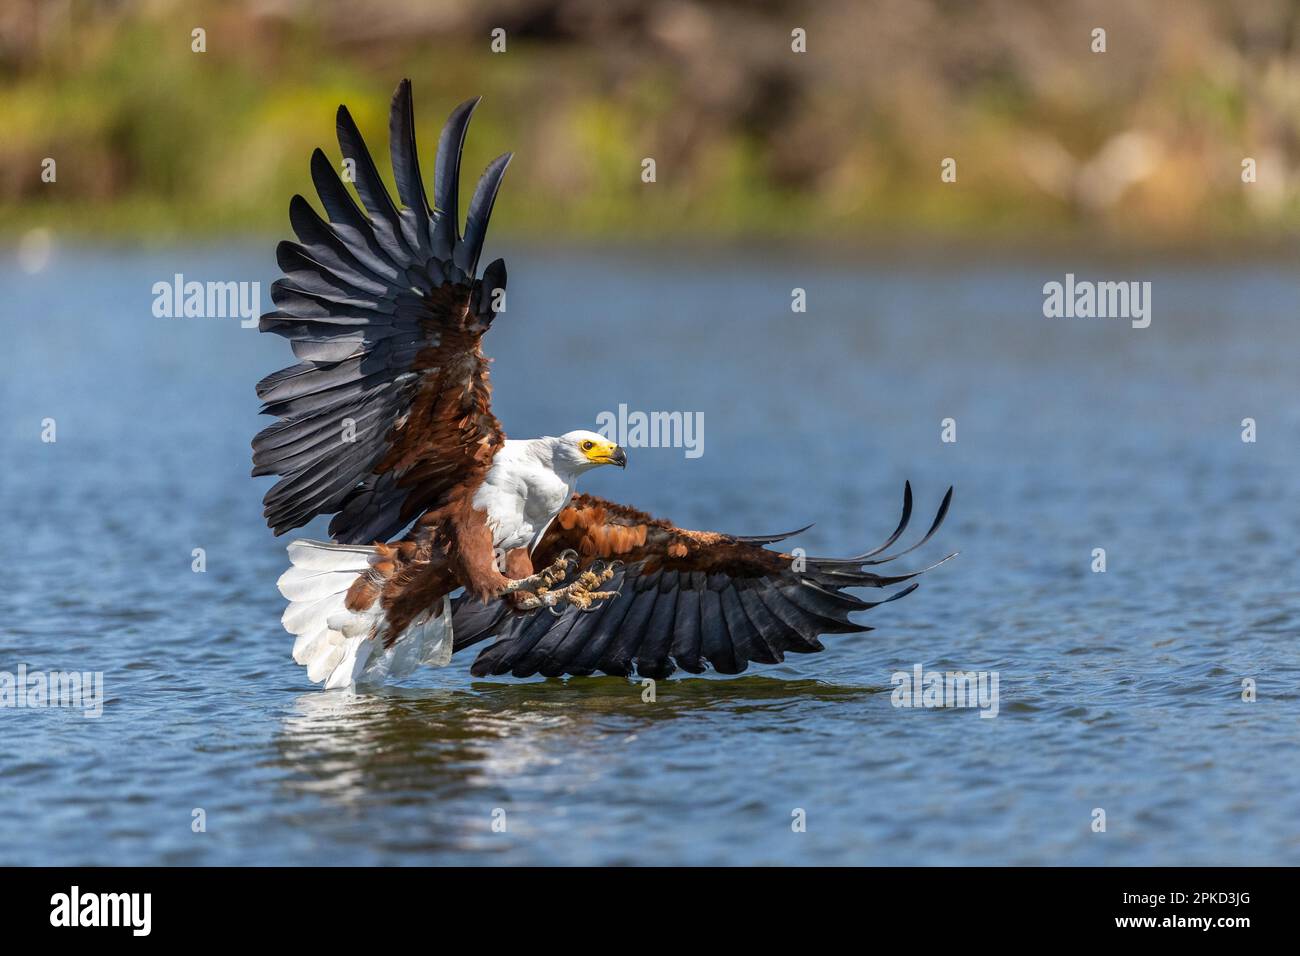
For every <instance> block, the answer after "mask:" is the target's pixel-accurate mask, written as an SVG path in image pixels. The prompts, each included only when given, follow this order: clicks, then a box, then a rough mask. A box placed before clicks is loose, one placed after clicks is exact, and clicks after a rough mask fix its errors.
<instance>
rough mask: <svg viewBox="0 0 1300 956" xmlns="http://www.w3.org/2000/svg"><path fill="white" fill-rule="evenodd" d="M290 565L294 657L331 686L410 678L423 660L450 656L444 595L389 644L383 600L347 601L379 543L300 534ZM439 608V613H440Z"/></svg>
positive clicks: (434, 662) (288, 614) (287, 584)
mask: <svg viewBox="0 0 1300 956" xmlns="http://www.w3.org/2000/svg"><path fill="white" fill-rule="evenodd" d="M288 551H289V560H290V561H291V562H292V567H290V568H289V570H287V571H285V572H284V574H282V575H281V576H280V580H279V582H278V585H279V588H280V593H281V594H283V595H284V596H285V597H286V598H288V600H289V606H288V607H287V608H285V611H284V616H283V617H282V618H281V620H282V621H283V623H284V627H285V630H287V631H288V632H289V633H290V634H294V635H296V639H295V640H294V643H293V659H294V660H295V661H297V662H298V663H299V664H302V665H303V666H304V667H306V668H307V678H308V679H309V680H311V681H312V682H314V683H320V682H322V681H324V683H325V688H326V689H327V690H329V689H331V688H335V687H351V686H352V685H353V684H356V683H358V682H363V681H364V682H367V683H382V682H383V680H384V679H385V678H388V677H405V676H406V675H407V674H409V673H411V671H413V670H415V668H416V667H417V666H419V665H420V664H429V665H431V666H433V667H442V666H444V665H445V664H447V662H448V661H450V660H451V648H452V633H451V602H450V600H449V599H448V598H447V597H443V599H442V601H441V602H440V603H439V604H437V605H435V607H434V608H430V609H429V610H428V611H426V612H424V613H423V614H421V615H420V616H419V617H417V618H416V619H415V620H414V621H412V622H411V624H410V625H409V626H408V627H407V628H406V629H405V630H404V631H403V632H402V633H401V634H399V635H398V637H397V640H396V641H393V642H392V643H391V645H390V646H389V647H387V648H385V647H384V646H383V645H384V637H385V633H386V627H387V624H386V622H385V620H384V611H383V608H382V607H381V606H380V604H379V602H378V601H375V602H373V603H372V604H371V605H370V607H368V608H366V609H364V610H351V609H349V608H348V607H347V606H346V604H345V601H346V598H347V593H348V590H349V589H350V588H351V587H352V584H353V582H355V581H356V579H357V576H358V575H359V574H361V573H363V572H365V571H367V570H368V569H369V568H370V564H371V561H372V559H373V558H374V556H375V555H376V554H377V551H376V549H375V548H371V547H362V546H360V545H351V544H348V545H340V544H330V543H327V542H323V541H308V540H300V541H294V542H292V543H290V545H289V548H288ZM435 609H436V612H435Z"/></svg>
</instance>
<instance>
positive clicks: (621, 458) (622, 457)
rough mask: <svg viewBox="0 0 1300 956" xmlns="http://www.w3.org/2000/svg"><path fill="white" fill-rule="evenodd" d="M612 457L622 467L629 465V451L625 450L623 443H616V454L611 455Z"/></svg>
mask: <svg viewBox="0 0 1300 956" xmlns="http://www.w3.org/2000/svg"><path fill="white" fill-rule="evenodd" d="M610 458H611V460H612V461H613V462H614V464H616V465H618V467H620V468H626V467H627V452H625V451H624V450H623V446H622V445H616V446H615V447H614V454H613V455H611V456H610Z"/></svg>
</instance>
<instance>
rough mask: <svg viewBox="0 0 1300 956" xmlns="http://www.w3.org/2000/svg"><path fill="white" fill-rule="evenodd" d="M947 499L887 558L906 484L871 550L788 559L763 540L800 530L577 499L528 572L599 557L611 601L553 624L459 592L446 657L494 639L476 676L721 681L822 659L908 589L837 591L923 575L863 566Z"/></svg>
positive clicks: (938, 519)
mask: <svg viewBox="0 0 1300 956" xmlns="http://www.w3.org/2000/svg"><path fill="white" fill-rule="evenodd" d="M951 501H952V489H951V488H949V489H948V493H947V494H946V495H945V496H944V499H943V503H942V504H941V505H940V506H939V511H938V513H937V514H936V515H935V518H934V521H933V523H932V524H931V526H930V530H929V531H927V532H926V534H925V537H923V538H922V539H921V540H920V541H919V542H917V543H916V544H914V545H912V547H910V548H907V549H906V550H904V551H900V552H898V553H896V554H893V555H890V556H887V557H886V556H884V552H885V551H887V550H888V549H889V548H890V547H892V546H893V544H894V543H895V542H896V541H897V540H898V539H899V537H900V536H901V535H902V534H903V531H904V530H905V529H906V528H907V524H908V521H909V520H910V518H911V515H912V487H911V484H910V483H909V484H908V485H906V486H905V488H904V493H903V515H902V519H901V520H900V521H899V523H898V527H897V529H896V530H895V531H894V533H893V534H892V535H890V537H889V539H888V540H887V541H885V543H884V544H882V545H881V546H880V547H878V548H876V549H874V550H872V551H868V552H866V553H865V554H860V555H857V556H855V557H852V558H812V557H805V558H801V559H799V560H798V561H796V559H795V558H794V557H793V556H792V555H789V554H780V553H777V552H775V551H769V550H768V549H767V548H765V547H763V545H765V544H770V543H772V542H775V541H780V540H782V539H784V538H787V537H790V536H791V535H794V534H798V533H799V532H798V531H792V532H789V533H788V534H784V535H770V536H753V537H735V536H732V535H726V534H717V533H715V532H709V531H687V530H684V529H682V528H677V527H674V526H673V525H672V524H670V523H669V522H667V521H661V520H657V519H654V518H651V517H650V516H649V515H647V514H643V513H642V512H639V511H636V510H634V509H632V508H627V507H624V506H622V505H616V504H613V503H611V502H608V501H603V500H601V499H600V498H594V497H591V496H590V495H576V496H575V497H574V499H573V501H572V502H571V503H570V505H569V506H568V507H567V508H565V509H564V510H563V511H561V512H560V514H559V515H558V516H557V517H556V519H555V521H554V522H553V523H552V525H551V528H550V530H548V531H547V533H546V536H545V537H544V538H543V539H542V541H541V543H540V544H539V545H538V547H537V549H536V551H535V552H534V555H533V563H534V566H535V567H544V566H546V565H547V564H549V563H550V562H551V561H553V560H555V558H556V557H557V556H558V555H559V554H560V553H561V552H562V551H564V550H565V549H567V548H572V549H573V550H575V551H577V552H578V554H579V555H580V556H581V559H582V564H583V566H584V567H589V566H591V564H592V563H593V562H596V561H599V560H604V561H610V560H619V561H622V562H623V567H622V569H621V570H620V571H619V572H618V573H617V574H616V575H615V577H614V579H613V580H612V581H611V582H610V583H609V584H608V585H605V586H606V587H609V588H611V589H621V593H620V594H619V596H618V597H616V598H614V599H613V600H610V601H607V602H605V604H604V605H603V606H601V607H600V608H599V609H598V610H595V611H592V612H590V613H584V612H582V611H579V610H578V609H577V608H575V607H572V606H570V607H568V608H567V609H566V610H565V611H564V613H563V614H561V615H560V616H558V617H557V616H555V615H554V614H553V613H551V612H550V610H549V609H539V610H536V611H532V612H525V613H521V612H518V611H515V610H513V609H512V607H511V606H509V605H507V604H506V603H505V602H502V601H495V602H492V603H490V604H487V605H484V604H482V603H481V602H479V601H477V600H474V599H472V598H465V597H462V598H460V599H458V601H457V603H456V606H455V617H454V618H453V622H452V627H453V631H454V633H455V649H456V650H460V649H462V648H464V647H468V646H470V645H472V644H474V643H476V642H478V641H481V640H483V639H485V638H487V637H491V636H494V635H499V637H500V639H499V640H498V641H497V642H496V643H495V644H492V645H491V646H490V647H488V648H487V649H486V650H484V651H483V652H482V653H481V654H479V656H478V659H477V660H475V661H474V664H473V666H472V668H471V673H473V674H475V675H476V676H483V675H486V674H513V675H514V676H515V677H528V676H531V675H533V674H544V675H546V676H548V677H557V676H559V675H561V674H591V673H593V672H595V671H603V672H604V673H606V674H616V675H622V676H626V675H628V674H630V673H632V671H633V669H635V670H636V673H637V674H638V675H640V676H642V677H655V678H659V677H666V676H668V675H669V674H671V673H672V672H673V671H674V670H676V668H678V667H680V668H682V669H683V670H687V671H690V672H691V673H696V674H698V673H700V672H702V671H703V670H704V668H705V663H706V662H707V663H708V664H710V665H712V666H713V669H714V670H716V671H718V672H719V673H723V674H738V673H740V672H741V671H743V670H745V669H746V668H747V667H748V666H749V664H750V662H751V661H753V662H757V663H760V664H775V663H777V662H779V661H781V660H783V659H784V657H785V654H786V653H787V652H790V653H795V654H808V653H813V652H816V651H820V650H822V644H821V642H820V641H818V640H817V636H818V635H819V634H828V633H847V632H852V631H869V630H871V628H869V627H867V626H866V625H863V624H857V623H855V622H853V621H852V620H850V619H849V615H850V614H851V613H853V612H854V611H865V610H867V609H869V608H873V607H876V606H877V605H879V604H884V603H886V602H887V601H893V600H896V599H898V598H900V597H903V596H904V595H906V594H910V593H911V592H912V591H913V590H914V589H915V588H916V584H911V585H909V586H907V587H906V588H903V589H901V590H899V591H897V592H895V593H894V594H892V595H890V596H889V597H887V598H885V599H884V600H881V601H862V600H860V599H858V598H856V597H854V596H853V595H851V594H846V593H844V589H845V588H851V587H870V588H882V587H888V586H889V585H894V584H900V583H902V582H904V581H907V580H909V579H910V578H914V577H916V576H917V575H918V574H922V573H924V571H928V570H930V568H925V569H923V571H913V572H911V573H908V574H896V575H880V574H876V573H875V572H874V571H871V570H869V569H870V568H872V567H875V566H877V565H881V564H885V563H887V562H889V561H892V560H894V559H895V558H897V557H899V556H900V555H903V554H907V553H908V552H909V551H912V550H914V549H916V548H918V547H920V546H921V545H922V544H924V543H925V542H927V541H929V540H930V538H931V537H932V536H933V535H934V533H935V532H936V531H937V530H938V529H939V525H940V524H942V523H943V519H944V517H945V516H946V515H947V513H948V506H949V504H950V503H951ZM799 530H800V531H802V530H806V529H802V528H801V529H799ZM952 556H953V555H951V554H950V555H948V558H951V557H952ZM948 558H944V559H943V560H944V561H947V560H948ZM939 563H940V564H942V563H943V562H942V561H940V562H939ZM935 566H937V565H932V566H931V567H935Z"/></svg>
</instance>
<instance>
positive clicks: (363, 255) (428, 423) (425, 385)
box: [253, 80, 510, 543]
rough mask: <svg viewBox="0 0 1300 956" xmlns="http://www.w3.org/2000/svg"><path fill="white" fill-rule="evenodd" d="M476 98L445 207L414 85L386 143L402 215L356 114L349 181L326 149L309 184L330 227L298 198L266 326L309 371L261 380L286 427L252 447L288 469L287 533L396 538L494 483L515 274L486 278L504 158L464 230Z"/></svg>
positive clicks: (268, 403)
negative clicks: (420, 519) (434, 511)
mask: <svg viewBox="0 0 1300 956" xmlns="http://www.w3.org/2000/svg"><path fill="white" fill-rule="evenodd" d="M477 104H478V100H477V99H475V100H469V101H467V102H465V103H462V104H461V105H460V106H459V107H457V108H456V110H455V111H454V112H453V113H452V114H451V117H450V118H449V119H448V121H447V125H446V127H445V128H444V129H443V131H442V136H441V138H440V139H439V142H438V157H437V164H436V173H435V179H434V204H433V206H430V205H429V202H428V199H427V197H426V195H425V191H424V184H423V181H422V180H421V177H420V165H419V160H418V157H417V155H416V146H415V129H414V113H413V110H412V105H411V85H410V81H409V80H403V81H402V82H401V84H399V86H398V87H397V91H396V93H394V95H393V102H392V111H391V115H390V120H389V140H390V149H391V153H392V165H393V175H394V179H395V180H396V184H397V194H398V198H399V200H400V202H401V208H398V205H397V204H395V203H394V201H393V199H392V197H391V196H390V194H389V192H388V189H387V188H386V187H385V186H384V183H383V181H382V180H381V179H380V176H379V171H378V169H377V168H376V167H375V164H374V161H373V160H372V159H371V157H370V153H369V152H368V151H367V149H366V145H365V142H364V141H363V140H362V138H361V134H360V132H359V131H358V130H357V127H356V124H355V123H354V122H353V120H352V117H351V115H350V114H349V113H348V111H347V109H346V108H345V107H342V106H340V107H339V111H338V122H337V127H338V140H339V146H340V148H341V149H342V152H343V157H344V164H343V170H344V174H345V178H347V179H348V180H350V181H351V182H352V183H353V185H354V186H355V188H356V192H357V195H358V196H359V197H360V199H361V203H362V206H358V205H357V203H356V202H355V201H354V200H353V198H352V196H351V194H350V193H349V192H348V190H347V188H346V187H345V186H344V184H343V181H342V180H341V179H340V177H339V174H338V172H336V171H335V169H334V167H333V166H332V165H331V163H330V161H329V160H328V159H326V157H325V154H324V153H323V152H321V151H320V150H319V149H318V150H316V152H315V153H314V154H313V155H312V159H311V174H312V180H313V182H314V184H315V186H316V191H317V192H318V194H319V196H320V201H321V204H322V206H323V207H324V210H325V213H326V218H322V217H321V216H320V215H319V214H318V213H317V212H316V210H315V209H313V208H312V206H311V204H310V203H308V202H307V200H305V199H303V198H302V196H294V197H293V201H292V202H291V203H290V206H289V218H290V222H291V224H292V226H293V229H294V232H295V233H296V234H297V236H298V241H297V242H282V243H280V245H279V247H278V249H277V250H276V253H277V259H278V261H279V264H280V268H281V269H282V270H283V271H284V277H283V278H281V279H279V280H277V281H276V282H275V284H274V285H273V286H272V288H271V298H272V301H273V302H274V303H275V306H276V308H275V311H272V312H268V313H267V314H266V315H264V316H262V319H261V324H260V328H261V330H262V331H263V332H274V333H275V334H277V335H281V336H284V337H285V338H287V339H288V340H289V342H290V344H291V346H292V348H293V352H294V354H295V355H296V356H297V357H298V359H299V360H300V361H299V364H297V365H293V366H291V367H289V368H286V369H282V370H281V371H279V372H276V373H274V374H272V375H268V376H267V377H266V378H264V379H263V380H262V381H261V382H259V383H258V386H257V394H258V396H259V397H260V398H261V399H262V401H263V402H264V404H263V406H262V412H263V413H264V414H268V415H275V416H277V417H278V418H279V419H280V421H279V422H277V423H276V424H274V425H272V426H270V427H269V428H267V429H265V430H263V431H262V432H260V433H259V434H258V435H257V437H256V438H254V439H253V474H254V475H278V476H279V477H280V481H278V482H277V483H276V484H275V486H274V487H272V488H271V490H270V491H269V492H268V493H267V495H266V498H265V499H264V504H265V506H266V508H265V511H264V514H265V516H266V520H267V523H268V524H269V525H270V526H271V528H273V529H274V531H275V533H276V534H277V535H278V534H283V533H284V532H286V531H288V530H290V529H292V528H296V527H299V526H301V525H303V524H306V523H307V522H308V521H310V520H311V519H312V518H314V517H316V516H317V515H322V514H334V515H335V517H334V519H333V521H332V522H331V523H330V528H329V532H330V535H331V536H332V537H333V538H334V539H335V540H336V541H338V542H342V543H368V542H371V541H386V540H388V539H390V538H392V537H394V536H395V535H396V534H398V532H400V531H401V529H402V528H403V527H404V526H405V525H407V524H408V523H409V522H410V521H411V520H412V519H414V518H415V517H417V516H418V515H420V514H421V513H422V512H424V511H426V510H428V509H430V508H433V507H436V506H438V505H439V504H440V503H442V502H443V501H444V500H445V499H446V497H447V495H448V494H449V493H450V492H451V491H452V490H453V489H455V488H458V487H464V486H465V485H466V484H474V485H476V484H477V483H478V482H479V481H481V480H482V476H483V474H485V473H486V470H487V468H488V466H489V465H490V463H491V459H492V456H493V455H494V454H495V453H496V450H497V449H498V448H499V447H500V445H501V442H502V441H503V440H504V437H505V436H504V434H503V433H502V430H501V426H500V423H498V421H497V420H496V418H495V417H494V416H493V414H492V410H491V401H490V396H491V384H490V382H489V378H488V367H487V359H486V358H485V357H484V355H483V353H482V350H481V349H480V347H479V340H480V338H481V337H482V334H483V332H484V331H486V330H487V328H488V327H489V326H490V325H491V322H492V318H493V316H494V314H495V313H494V311H493V310H494V306H495V303H497V302H498V301H499V297H498V290H504V288H505V283H506V270H505V264H504V263H503V262H502V261H501V260H500V259H498V260H496V261H495V262H493V263H491V264H490V265H488V266H487V268H486V269H485V270H484V273H483V276H482V278H481V279H480V278H477V277H476V276H477V270H478V261H479V255H480V253H481V251H482V248H483V240H484V237H485V235H486V231H487V223H488V219H489V217H490V215H491V212H492V205H493V203H494V201H495V199H496V194H497V190H498V188H499V187H500V184H501V177H502V175H503V174H504V172H505V168H506V166H507V164H508V163H509V161H510V155H509V154H506V155H504V156H501V157H499V158H498V159H496V160H494V161H493V162H492V163H491V164H490V165H489V166H488V168H487V170H486V172H484V174H483V177H482V178H481V179H480V181H479V183H478V187H477V188H476V189H475V191H474V196H473V198H472V199H471V201H470V206H469V212H468V216H467V219H466V225H465V234H464V236H461V234H460V230H459V227H458V225H457V223H458V209H457V204H458V192H459V188H460V158H461V148H462V146H463V144H464V140H465V131H466V129H467V127H468V125H469V120H470V116H471V114H472V113H473V111H474V108H475V106H477Z"/></svg>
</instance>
